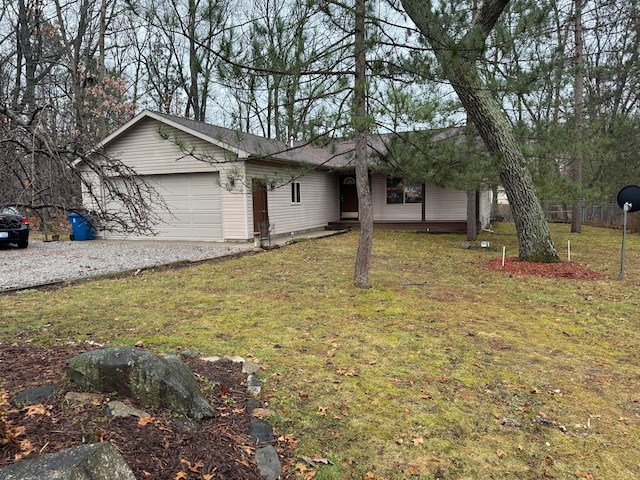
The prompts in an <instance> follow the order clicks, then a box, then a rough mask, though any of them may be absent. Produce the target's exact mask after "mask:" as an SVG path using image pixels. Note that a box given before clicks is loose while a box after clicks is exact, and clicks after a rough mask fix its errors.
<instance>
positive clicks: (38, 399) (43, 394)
mask: <svg viewBox="0 0 640 480" xmlns="http://www.w3.org/2000/svg"><path fill="white" fill-rule="evenodd" d="M59 389H60V387H59V386H58V385H43V386H42V387H36V388H32V389H30V390H27V391H25V392H22V393H19V394H18V395H16V396H15V397H13V401H14V402H15V403H16V404H18V405H33V404H35V403H42V402H44V401H45V400H46V399H47V398H49V397H51V396H53V395H54V394H55V393H56V392H57V391H58V390H59Z"/></svg>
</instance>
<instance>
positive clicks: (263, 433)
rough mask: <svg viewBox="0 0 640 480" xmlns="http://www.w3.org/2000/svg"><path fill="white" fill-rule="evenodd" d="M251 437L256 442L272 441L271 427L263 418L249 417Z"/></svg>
mask: <svg viewBox="0 0 640 480" xmlns="http://www.w3.org/2000/svg"><path fill="white" fill-rule="evenodd" d="M251 438H253V439H254V440H255V442H256V443H258V444H259V443H271V442H273V440H274V438H273V428H271V425H269V424H268V423H267V422H265V421H264V420H261V419H259V418H255V417H254V418H252V419H251Z"/></svg>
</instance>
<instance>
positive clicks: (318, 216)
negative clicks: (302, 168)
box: [248, 165, 340, 235]
mask: <svg viewBox="0 0 640 480" xmlns="http://www.w3.org/2000/svg"><path fill="white" fill-rule="evenodd" d="M248 175H249V176H250V177H252V178H274V177H278V178H283V176H284V175H286V173H285V171H284V169H283V167H279V166H277V165H273V166H265V167H261V166H258V165H251V166H249V167H248ZM293 181H294V182H298V183H300V203H291V184H290V183H286V184H285V185H282V186H278V187H277V188H275V189H274V190H272V191H269V192H267V203H268V210H269V222H270V223H271V224H272V225H273V228H274V230H273V233H274V234H275V235H283V234H289V233H291V232H300V231H304V230H312V229H317V228H323V227H325V226H326V225H327V224H328V223H329V222H331V221H335V220H338V219H339V218H340V212H339V209H340V201H339V200H340V198H339V190H338V187H339V185H338V183H339V181H338V178H337V177H336V176H334V175H331V174H329V173H325V172H318V171H312V172H310V173H309V174H307V175H304V176H302V177H300V178H296V179H294V180H293ZM248 206H249V209H250V214H249V217H248V218H249V221H250V222H252V223H251V228H253V210H252V203H251V200H249V205H248Z"/></svg>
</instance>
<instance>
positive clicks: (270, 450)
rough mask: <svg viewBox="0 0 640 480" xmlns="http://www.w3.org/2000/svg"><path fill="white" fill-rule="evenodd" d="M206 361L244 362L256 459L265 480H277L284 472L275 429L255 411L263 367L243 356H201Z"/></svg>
mask: <svg viewBox="0 0 640 480" xmlns="http://www.w3.org/2000/svg"><path fill="white" fill-rule="evenodd" d="M200 360H203V361H205V362H217V361H220V360H228V361H231V362H233V363H241V364H242V372H243V373H245V374H247V393H249V395H250V396H251V397H252V398H251V399H250V401H249V402H248V404H247V409H248V413H249V415H251V433H250V434H251V438H253V440H254V441H255V442H256V452H255V459H256V464H257V465H258V471H259V472H260V475H262V477H263V478H264V479H265V480H277V479H278V478H279V477H280V475H281V473H282V464H281V463H280V457H279V455H278V452H277V450H276V449H275V448H274V446H273V445H272V443H273V442H274V441H275V437H274V435H273V429H272V428H271V425H269V423H267V422H266V421H265V420H264V419H263V418H258V417H256V416H255V415H254V412H256V411H257V410H258V397H260V393H261V392H262V387H261V386H260V379H259V378H258V372H259V371H260V369H261V368H262V367H261V366H260V365H259V364H257V363H255V362H248V361H246V360H245V359H244V358H243V357H239V356H228V355H225V356H224V357H222V358H220V357H201V358H200Z"/></svg>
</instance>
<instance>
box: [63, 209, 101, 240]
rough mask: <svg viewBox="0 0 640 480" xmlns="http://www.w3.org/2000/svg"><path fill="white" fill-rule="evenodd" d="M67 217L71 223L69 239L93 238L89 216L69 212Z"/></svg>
mask: <svg viewBox="0 0 640 480" xmlns="http://www.w3.org/2000/svg"><path fill="white" fill-rule="evenodd" d="M67 219H68V220H69V222H70V223H71V232H72V233H71V240H93V239H94V238H95V236H94V233H93V225H92V224H91V219H90V218H89V217H83V216H82V215H78V214H77V213H69V214H67Z"/></svg>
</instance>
